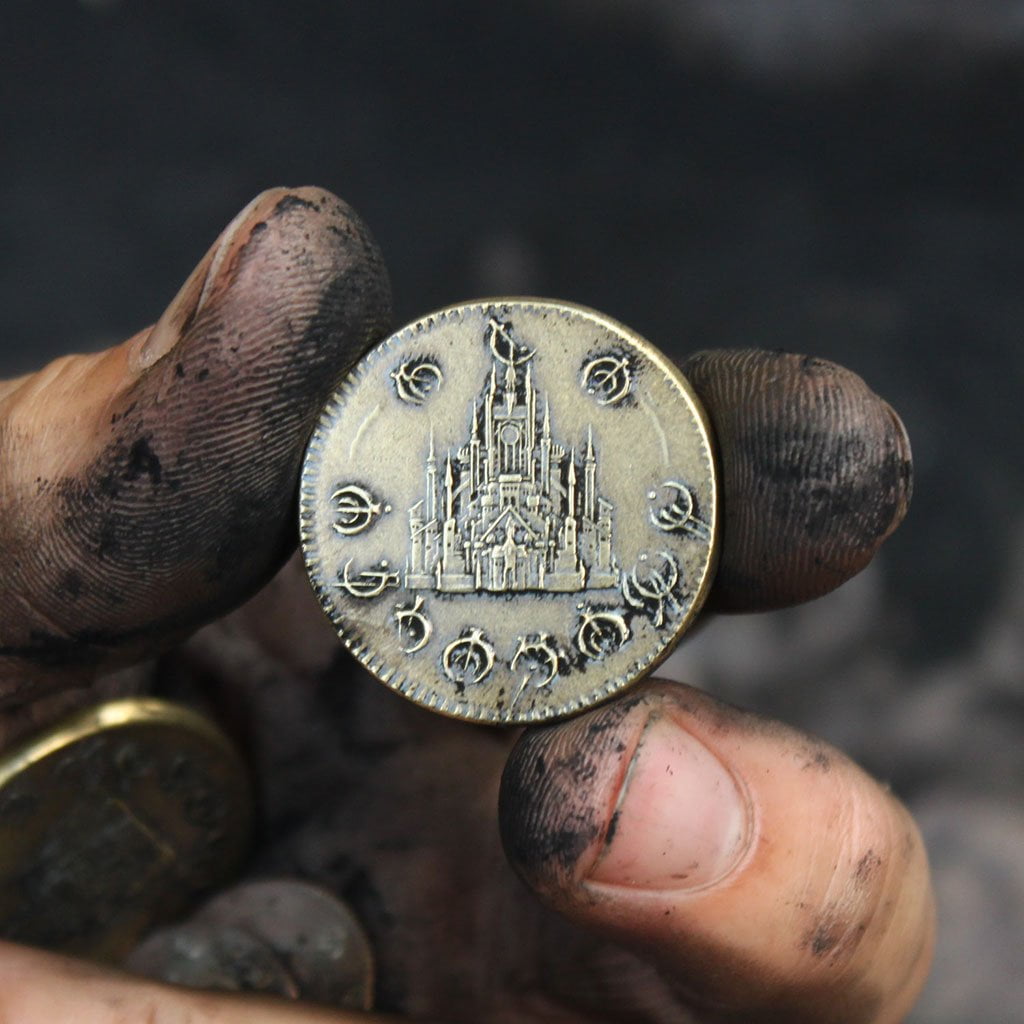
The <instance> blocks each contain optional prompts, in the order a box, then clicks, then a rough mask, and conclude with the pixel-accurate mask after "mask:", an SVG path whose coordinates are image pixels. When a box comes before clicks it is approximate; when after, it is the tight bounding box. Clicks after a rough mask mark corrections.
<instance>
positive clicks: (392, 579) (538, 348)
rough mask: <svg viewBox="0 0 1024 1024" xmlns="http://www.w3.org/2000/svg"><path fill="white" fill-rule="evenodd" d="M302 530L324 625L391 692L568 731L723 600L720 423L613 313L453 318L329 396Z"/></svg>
mask: <svg viewBox="0 0 1024 1024" xmlns="http://www.w3.org/2000/svg"><path fill="white" fill-rule="evenodd" d="M300 530H301V537H302V545H303V551H304V555H305V560H306V567H307V571H308V572H309V576H310V579H311V581H312V584H313V587H314V589H315V591H316V593H317V595H318V596H319V599H320V602H321V605H322V607H323V609H324V611H325V612H326V613H327V615H328V616H329V617H330V618H331V620H332V621H333V622H334V624H335V626H336V627H337V629H338V633H339V635H340V637H341V639H342V640H343V641H344V643H345V644H346V646H347V647H348V648H349V650H350V651H352V653H353V654H355V656H356V657H357V658H358V659H359V660H360V661H361V662H362V663H363V664H364V665H365V666H366V667H367V668H369V669H370V671H372V672H373V673H374V674H375V675H377V676H378V678H380V679H381V680H382V681H383V682H385V683H387V684H388V685H389V686H391V687H392V688H394V689H395V690H398V691H399V692H400V693H402V694H404V695H405V696H407V697H409V698H411V699H412V700H414V701H417V702H418V703H420V704H423V705H425V706H427V707H429V708H433V709H434V710H437V711H440V712H443V713H445V714H449V715H455V716H459V717H464V718H470V719H477V720H481V721H486V722H496V723H516V722H533V721H540V720H543V719H548V718H554V717H558V716H563V715H568V714H571V713H573V712H576V711H579V710H581V709H583V708H585V707H588V706H589V705H591V704H593V703H595V702H596V701H600V700H603V699H604V698H606V697H609V696H611V695H612V694H614V693H616V692H618V691H619V690H621V689H622V688H623V687H625V686H627V685H629V684H630V683H631V682H633V681H634V680H635V679H637V678H639V677H640V676H642V675H644V674H645V673H646V672H648V671H649V670H650V669H651V668H653V667H654V666H655V665H656V664H657V663H658V662H659V661H660V660H661V659H662V658H663V657H664V656H665V655H666V654H667V653H668V652H669V651H670V650H671V648H672V647H673V645H674V644H675V642H676V640H677V639H678V638H679V636H680V634H681V633H682V632H683V630H684V629H685V628H686V627H687V625H688V624H689V623H690V622H691V621H692V619H693V617H694V615H695V614H696V612H697V610H698V609H699V607H700V605H701V603H702V602H703V600H704V597H705V594H706V592H707V590H708V588H709V586H710V582H711V573H712V569H713V563H714V556H715V539H716V534H717V504H716V487H715V468H714V459H713V455H712V447H711V441H710V437H709V429H708V425H707V420H706V417H705V415H704V413H703V411H702V410H701V408H700V406H699V403H698V401H697V399H696V397H695V395H694V394H693V391H692V389H691V388H690V386H689V385H688V383H687V382H686V380H685V379H684V378H683V376H682V374H681V373H680V372H679V371H678V370H677V369H676V367H675V366H674V365H673V364H672V363H671V362H670V361H669V360H668V359H667V358H666V357H665V356H664V355H662V354H661V353H660V352H658V351H657V349H655V348H654V347H653V346H652V345H651V344H649V343H648V342H646V341H644V340H643V339H642V338H640V337H639V336H638V335H636V334H635V333H633V332H632V331H630V330H629V329H627V328H625V327H623V326H622V325H621V324H618V323H616V322H614V321H613V320H610V319H608V318H607V317H605V316H603V315H601V314H600V313H596V312H594V311H592V310H588V309H584V308H582V307H579V306H574V305H570V304H567V303H563V302H554V301H549V300H540V299H493V300H481V301H476V302H468V303H465V304H462V305H459V306H453V307H451V308H449V309H444V310H441V311H439V312H437V313H434V314H432V315H431V316H427V317H425V318H424V319H422V320H419V321H417V322H415V323H413V324H410V325H409V326H407V327H405V328H403V329H402V330H400V331H398V332H397V333H396V334H394V335H392V336H391V337H390V338H388V339H387V340H386V341H384V342H383V343H381V344H380V345H379V346H377V347H376V348H375V349H373V350H372V351H371V352H370V353H369V354H368V355H366V356H365V357H364V358H363V360H362V361H361V362H360V363H359V364H357V366H356V367H355V369H354V370H353V371H352V372H351V373H350V374H349V376H348V377H347V378H346V379H345V380H344V381H343V382H342V383H341V385H340V386H339V388H338V390H337V391H336V392H335V394H334V395H333V396H332V397H331V399H330V400H329V401H328V403H327V405H326V407H325V409H324V411H323V413H322V415H321V417H320V419H319V422H318V423H317V426H316V429H315V431H314V433H313V436H312V439H311V441H310V444H309V448H308V450H307V454H306V460H305V463H304V466H303V472H302V483H301V494H300Z"/></svg>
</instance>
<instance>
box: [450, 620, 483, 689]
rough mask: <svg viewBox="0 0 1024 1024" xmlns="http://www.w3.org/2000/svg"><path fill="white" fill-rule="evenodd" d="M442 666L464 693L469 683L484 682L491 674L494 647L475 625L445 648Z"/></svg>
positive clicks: (457, 687)
mask: <svg viewBox="0 0 1024 1024" xmlns="http://www.w3.org/2000/svg"><path fill="white" fill-rule="evenodd" d="M441 667H442V668H443V669H444V674H445V675H446V676H447V677H448V678H449V679H450V680H451V681H452V682H453V683H454V684H455V687H456V689H457V690H458V691H459V693H462V691H463V689H464V688H465V686H466V684H467V683H480V682H483V680H484V679H486V678H487V676H488V675H490V672H491V669H492V668H494V648H493V647H492V646H491V645H490V644H489V643H488V642H487V640H486V638H485V637H484V634H483V631H482V630H480V629H477V628H475V627H474V628H473V629H471V630H470V631H469V632H468V633H467V634H466V635H465V636H460V637H459V638H458V639H457V640H453V641H452V642H451V643H450V644H449V645H448V646H447V647H446V648H445V649H444V652H443V653H442V655H441Z"/></svg>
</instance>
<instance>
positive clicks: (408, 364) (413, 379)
mask: <svg viewBox="0 0 1024 1024" xmlns="http://www.w3.org/2000/svg"><path fill="white" fill-rule="evenodd" d="M391 380H392V381H393V382H394V385H395V394H396V395H397V396H398V397H399V398H400V399H401V400H402V401H403V402H407V403H408V404H409V405H422V404H423V403H424V402H425V401H426V400H427V398H429V397H430V394H431V393H432V392H434V391H436V390H437V389H438V388H439V387H440V386H441V385H442V384H443V383H444V373H442V371H441V367H440V366H438V364H437V363H436V362H435V361H434V360H433V359H429V358H427V357H426V356H418V357H417V358H415V359H407V360H406V361H405V362H404V363H400V364H399V365H398V366H396V367H395V369H393V370H392V371H391Z"/></svg>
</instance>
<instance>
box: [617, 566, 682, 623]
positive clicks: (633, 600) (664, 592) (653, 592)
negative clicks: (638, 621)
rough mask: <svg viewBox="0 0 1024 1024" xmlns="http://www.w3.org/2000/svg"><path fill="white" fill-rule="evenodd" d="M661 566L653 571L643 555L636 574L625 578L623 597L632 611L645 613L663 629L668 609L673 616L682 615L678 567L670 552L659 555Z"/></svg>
mask: <svg viewBox="0 0 1024 1024" xmlns="http://www.w3.org/2000/svg"><path fill="white" fill-rule="evenodd" d="M658 554H659V555H660V557H661V560H662V562H661V565H660V566H659V567H658V568H656V569H655V568H652V567H651V565H650V564H646V565H642V564H641V563H648V562H649V557H648V555H647V554H646V553H645V554H642V555H641V556H640V559H639V561H638V562H637V563H636V565H634V566H633V571H632V572H631V573H629V574H628V575H627V574H626V573H623V574H622V596H623V597H624V598H625V600H626V603H627V604H628V605H630V606H631V607H633V608H637V609H639V610H640V611H643V612H645V613H646V614H647V615H649V616H650V617H651V622H652V623H653V624H654V625H655V626H657V627H658V628H660V627H661V626H663V625H664V624H665V606H666V605H668V607H669V609H670V610H671V611H672V612H678V611H679V602H678V601H677V600H676V595H675V589H676V587H677V586H678V584H679V563H678V562H677V561H676V559H675V558H674V557H673V556H672V555H671V554H669V552H667V551H660V552H659V553H658Z"/></svg>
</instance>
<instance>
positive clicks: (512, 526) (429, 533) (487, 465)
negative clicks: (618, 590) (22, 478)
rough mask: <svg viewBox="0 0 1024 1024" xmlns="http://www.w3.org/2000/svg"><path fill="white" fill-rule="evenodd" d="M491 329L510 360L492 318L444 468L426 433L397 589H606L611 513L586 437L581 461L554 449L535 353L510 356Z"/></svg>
mask: <svg viewBox="0 0 1024 1024" xmlns="http://www.w3.org/2000/svg"><path fill="white" fill-rule="evenodd" d="M501 330H502V333H501V337H504V338H506V339H507V340H508V342H509V350H508V352H507V353H505V354H504V355H502V354H501V350H500V348H499V346H497V345H496V344H494V343H493V341H494V337H495V336H497V333H498V327H497V326H496V322H495V321H493V319H492V321H491V324H490V326H489V327H488V328H487V331H485V339H484V340H485V341H487V342H488V344H489V345H490V348H491V351H492V354H493V355H494V362H493V363H492V365H491V369H490V373H489V374H488V375H487V377H486V378H485V380H484V386H483V390H482V391H481V392H480V393H479V394H478V395H477V397H476V399H474V400H473V401H472V403H471V404H470V409H469V428H470V429H469V436H468V437H467V438H466V440H465V442H464V443H463V445H462V446H461V447H460V448H458V449H457V450H455V451H453V450H452V449H449V450H448V452H447V453H446V455H445V457H444V462H443V466H441V465H439V462H440V460H439V458H438V453H437V451H436V449H435V445H434V433H433V428H431V431H430V441H429V447H428V451H427V459H426V463H425V466H424V470H425V478H426V479H425V484H426V486H425V491H424V497H423V498H422V499H421V500H420V501H418V502H416V504H415V505H413V506H412V507H411V508H410V509H409V537H410V548H409V559H408V562H407V564H406V572H405V585H406V587H408V588H409V589H410V590H417V589H432V590H436V591H438V592H440V593H457V594H469V593H483V592H491V593H501V594H507V593H511V592H518V591H528V590H539V591H547V592H561V593H572V592H575V591H579V590H601V589H607V588H612V587H616V586H618V576H619V573H618V569H619V566H618V562H617V560H616V558H615V554H614V552H613V550H612V528H613V520H612V516H613V513H614V511H615V507H614V505H613V504H612V503H611V502H610V501H608V500H607V499H606V498H604V497H603V496H601V495H599V494H598V493H597V475H598V458H597V453H596V451H595V447H594V434H593V429H592V428H591V427H588V429H587V437H586V447H585V449H584V451H583V455H582V457H580V456H578V455H577V449H576V448H575V447H574V446H573V447H570V446H567V445H565V444H560V443H559V441H558V440H556V438H555V436H554V435H553V432H552V428H551V410H550V403H549V402H548V401H547V400H546V398H545V396H544V395H543V392H539V391H538V389H537V388H536V386H535V383H534V379H533V366H532V364H530V362H529V360H530V357H531V356H532V354H533V353H532V352H530V353H528V354H525V355H524V354H519V355H516V350H515V348H514V345H515V342H514V340H513V339H512V337H511V334H510V331H511V325H505V326H504V327H503V328H502V329H501ZM488 332H489V334H488ZM488 337H490V339H491V340H490V341H488ZM499 363H501V364H503V365H504V366H505V372H504V375H503V379H499V372H498V371H499V366H498V364H499ZM524 364H526V365H525V369H522V367H523V365H524ZM541 400H543V406H544V411H543V414H542V413H541V411H540V405H541ZM580 447H581V448H582V447H583V445H582V444H581V446H580Z"/></svg>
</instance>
